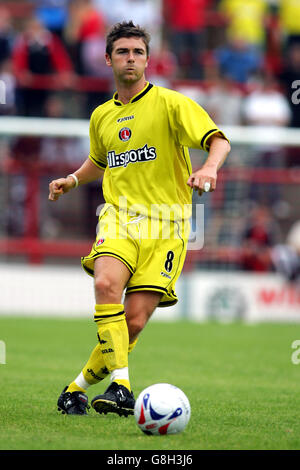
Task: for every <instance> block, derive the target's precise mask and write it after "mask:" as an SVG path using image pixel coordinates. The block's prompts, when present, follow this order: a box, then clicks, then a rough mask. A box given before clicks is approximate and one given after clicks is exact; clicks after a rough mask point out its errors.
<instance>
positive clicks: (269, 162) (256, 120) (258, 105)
mask: <svg viewBox="0 0 300 470" xmlns="http://www.w3.org/2000/svg"><path fill="white" fill-rule="evenodd" d="M243 115H244V119H245V122H246V124H248V125H253V126H264V128H266V127H282V126H287V125H288V124H289V122H290V119H291V112H290V109H289V103H288V101H287V99H286V98H285V96H284V95H283V94H282V93H281V92H280V91H279V89H278V82H277V81H276V80H275V79H274V78H273V77H272V76H268V75H266V76H264V75H263V74H261V77H260V78H259V81H258V83H257V89H256V90H254V91H253V92H251V93H250V94H249V95H248V97H247V98H246V99H245V102H244V106H243ZM265 132H266V131H265ZM253 165H254V167H256V168H259V167H261V168H277V169H279V168H282V167H284V165H285V150H284V148H282V147H280V146H278V145H269V146H266V145H264V146H256V148H255V156H254V159H253ZM250 199H252V200H254V201H256V202H259V203H264V204H269V205H270V206H272V207H273V208H274V210H275V211H279V210H281V209H282V208H283V206H284V205H286V203H285V202H284V201H281V194H280V186H279V185H278V184H275V183H269V184H267V183H253V184H252V185H251V189H250Z"/></svg>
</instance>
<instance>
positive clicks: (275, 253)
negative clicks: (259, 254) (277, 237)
mask: <svg viewBox="0 0 300 470" xmlns="http://www.w3.org/2000/svg"><path fill="white" fill-rule="evenodd" d="M271 259H272V262H273V265H274V268H275V270H276V271H277V272H278V273H280V274H281V275H282V276H283V277H284V278H285V279H287V280H288V281H289V282H299V280H300V221H297V222H295V223H294V225H292V227H291V229H290V231H289V233H288V235H287V239H286V243H285V244H280V245H275V246H274V248H273V249H272V251H271Z"/></svg>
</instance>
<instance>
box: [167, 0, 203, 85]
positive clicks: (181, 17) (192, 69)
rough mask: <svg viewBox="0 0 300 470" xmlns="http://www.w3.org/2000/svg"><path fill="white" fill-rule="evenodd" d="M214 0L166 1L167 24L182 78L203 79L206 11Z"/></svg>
mask: <svg viewBox="0 0 300 470" xmlns="http://www.w3.org/2000/svg"><path fill="white" fill-rule="evenodd" d="M210 4H211V1H210V0H164V20H165V25H167V26H168V28H169V30H170V44H171V48H172V50H173V52H174V53H175V54H176V56H177V60H178V64H179V67H180V73H181V78H191V79H201V78H202V77H203V70H202V66H201V60H202V53H203V50H204V47H205V26H206V18H205V12H206V10H207V8H208V7H209V6H210Z"/></svg>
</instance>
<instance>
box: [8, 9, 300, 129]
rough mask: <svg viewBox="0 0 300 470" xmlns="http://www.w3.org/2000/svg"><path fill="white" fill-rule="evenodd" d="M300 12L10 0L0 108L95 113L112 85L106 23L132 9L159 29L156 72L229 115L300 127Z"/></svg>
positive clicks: (152, 76) (129, 15)
mask: <svg viewBox="0 0 300 470" xmlns="http://www.w3.org/2000/svg"><path fill="white" fill-rule="evenodd" d="M299 18H300V2H299V1H295V0H113V1H110V0H31V1H21V0H19V1H18V2H12V3H11V2H9V1H2V2H1V6H0V80H2V82H4V83H5V87H6V99H5V104H1V106H0V113H1V114H11V115H23V116H48V117H84V118H88V117H89V116H90V113H91V111H92V110H93V109H94V108H95V107H96V106H97V105H98V104H101V102H103V101H105V100H106V99H107V98H109V97H110V96H111V93H112V91H113V89H112V87H113V81H112V77H111V70H110V69H109V68H108V67H107V66H106V64H105V60H104V53H105V36H106V34H107V31H108V30H109V29H110V27H111V26H112V25H113V24H114V23H116V22H118V21H123V20H130V19H132V20H133V21H134V22H135V23H136V24H139V25H141V26H143V27H146V28H147V29H148V30H149V31H150V33H151V36H152V41H151V61H150V67H149V70H148V72H147V78H148V80H150V81H152V82H154V83H156V84H158V85H160V84H162V85H165V86H168V87H172V88H175V89H178V90H179V91H182V92H184V93H186V94H189V95H190V96H191V97H192V98H194V99H195V100H196V101H198V102H199V103H200V104H201V105H203V106H205V108H206V109H207V110H208V112H209V113H210V114H212V117H213V118H214V119H215V120H216V121H217V122H218V123H220V124H228V125H235V124H260V123H264V124H267V125H273V124H275V125H289V126H292V127H299V126H300V114H299V109H300V106H297V104H298V103H297V102H298V101H299V100H297V99H293V96H294V97H295V98H297V83H295V82H297V80H299V77H300V21H299ZM245 98H247V100H246V99H245ZM248 98H249V99H248ZM58 101H60V104H59V105H58ZM258 109H259V110H260V111H258Z"/></svg>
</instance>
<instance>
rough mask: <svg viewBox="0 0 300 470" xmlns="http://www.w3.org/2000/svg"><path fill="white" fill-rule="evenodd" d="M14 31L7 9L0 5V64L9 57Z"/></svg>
mask: <svg viewBox="0 0 300 470" xmlns="http://www.w3.org/2000/svg"><path fill="white" fill-rule="evenodd" d="M13 41H14V32H13V28H12V23H11V15H10V13H9V11H8V10H7V9H6V8H4V7H0V66H1V64H2V63H3V62H5V61H7V60H8V59H9V58H10V55H11V51H12V45H13Z"/></svg>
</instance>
